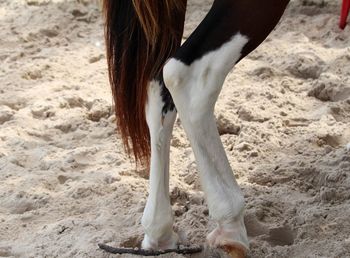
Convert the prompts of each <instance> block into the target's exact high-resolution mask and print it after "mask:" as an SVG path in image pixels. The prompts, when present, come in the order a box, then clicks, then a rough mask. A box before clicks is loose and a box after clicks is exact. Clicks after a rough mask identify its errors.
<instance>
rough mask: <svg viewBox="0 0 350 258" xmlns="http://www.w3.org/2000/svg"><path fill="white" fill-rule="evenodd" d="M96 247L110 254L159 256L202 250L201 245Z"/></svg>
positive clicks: (102, 245)
mask: <svg viewBox="0 0 350 258" xmlns="http://www.w3.org/2000/svg"><path fill="white" fill-rule="evenodd" d="M98 247H99V248H101V249H102V250H104V251H106V252H108V253H112V254H134V255H140V256H159V255H162V254H168V253H177V254H195V253H200V252H202V251H203V247H202V246H194V247H181V248H178V249H168V250H164V251H153V250H144V249H131V248H115V247H112V246H109V245H105V244H98Z"/></svg>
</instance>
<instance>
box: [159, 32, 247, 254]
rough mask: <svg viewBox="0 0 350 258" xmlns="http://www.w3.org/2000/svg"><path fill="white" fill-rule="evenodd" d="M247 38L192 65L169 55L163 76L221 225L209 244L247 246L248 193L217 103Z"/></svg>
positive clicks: (236, 37)
mask: <svg viewBox="0 0 350 258" xmlns="http://www.w3.org/2000/svg"><path fill="white" fill-rule="evenodd" d="M247 43H248V38H247V37H245V36H243V35H241V34H240V33H238V34H236V35H234V36H233V37H232V38H231V40H230V41H229V42H227V43H225V44H223V45H222V46H221V47H220V48H219V49H217V50H214V51H212V52H209V53H207V54H206V55H205V56H203V57H202V58H201V59H199V60H196V61H194V62H193V63H192V64H191V65H189V66H188V65H185V64H183V63H182V62H181V61H179V60H176V59H171V60H169V62H168V63H167V64H166V66H165V67H164V80H165V83H166V86H167V87H168V89H169V91H170V93H171V95H172V97H173V99H174V102H175V105H176V107H177V110H178V113H179V116H180V119H181V122H182V124H183V126H184V129H185V131H186V133H187V136H188V138H189V140H190V142H191V146H192V148H193V151H194V154H195V156H196V160H197V164H198V168H199V171H200V177H201V183H202V186H203V189H204V191H205V193H206V198H207V202H208V206H209V212H210V215H211V217H212V218H213V219H214V220H215V221H217V223H218V227H217V229H216V230H214V231H213V232H212V233H211V234H210V235H209V237H208V240H209V242H210V244H212V245H214V246H216V245H220V244H223V243H225V244H230V243H232V244H239V245H242V246H244V247H245V248H248V245H249V242H248V238H247V233H246V229H245V226H244V221H243V211H244V197H243V194H242V192H241V190H240V188H239V186H238V184H237V182H236V180H235V178H234V175H233V173H232V169H231V167H230V165H229V162H228V159H227V157H226V153H225V150H224V148H223V146H222V143H221V140H220V136H219V133H218V130H217V127H216V123H215V117H214V114H213V113H214V106H215V103H216V101H217V98H218V96H219V93H220V91H221V88H222V85H223V83H224V81H225V78H226V76H227V74H228V73H229V71H230V70H231V69H232V68H233V66H234V65H235V63H236V62H237V61H238V60H239V58H240V57H241V52H242V49H243V48H244V46H245V45H246V44H247Z"/></svg>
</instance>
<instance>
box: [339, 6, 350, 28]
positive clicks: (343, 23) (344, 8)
mask: <svg viewBox="0 0 350 258" xmlns="http://www.w3.org/2000/svg"><path fill="white" fill-rule="evenodd" d="M349 10H350V0H343V4H342V8H341V15H340V22H339V27H340V28H341V29H342V30H343V29H344V28H345V26H346V20H347V18H348V15H349Z"/></svg>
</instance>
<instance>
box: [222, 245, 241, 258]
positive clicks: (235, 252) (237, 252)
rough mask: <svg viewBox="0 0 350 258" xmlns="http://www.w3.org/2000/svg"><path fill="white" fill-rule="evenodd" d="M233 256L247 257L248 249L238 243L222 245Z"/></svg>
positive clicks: (238, 257)
mask: <svg viewBox="0 0 350 258" xmlns="http://www.w3.org/2000/svg"><path fill="white" fill-rule="evenodd" d="M221 248H222V249H223V250H224V251H225V252H226V253H227V254H228V255H229V256H230V257H231V258H245V257H246V253H247V252H246V249H245V248H243V247H240V246H236V245H225V246H222V247H221Z"/></svg>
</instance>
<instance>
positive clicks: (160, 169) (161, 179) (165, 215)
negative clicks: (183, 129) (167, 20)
mask: <svg viewBox="0 0 350 258" xmlns="http://www.w3.org/2000/svg"><path fill="white" fill-rule="evenodd" d="M164 91H166V89H165V88H164V86H163V85H161V84H160V83H159V82H157V81H152V82H151V83H150V85H149V89H148V102H147V106H146V119H147V124H148V127H149V131H150V136H151V164H150V189H149V197H148V200H147V204H146V207H145V210H144V213H143V217H142V225H143V227H144V230H145V237H144V240H143V242H142V247H143V248H145V249H153V250H159V249H162V250H165V249H171V248H175V247H176V245H177V242H178V237H177V235H176V233H174V231H173V215H172V209H171V206H170V198H169V150H170V138H171V134H172V130H173V125H174V121H175V118H176V111H175V110H174V108H172V107H169V103H165V102H169V101H170V102H172V101H171V100H169V99H167V98H166V96H165V95H164V94H167V93H166V92H164ZM169 96H170V95H169ZM170 105H173V104H171V103H170Z"/></svg>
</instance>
